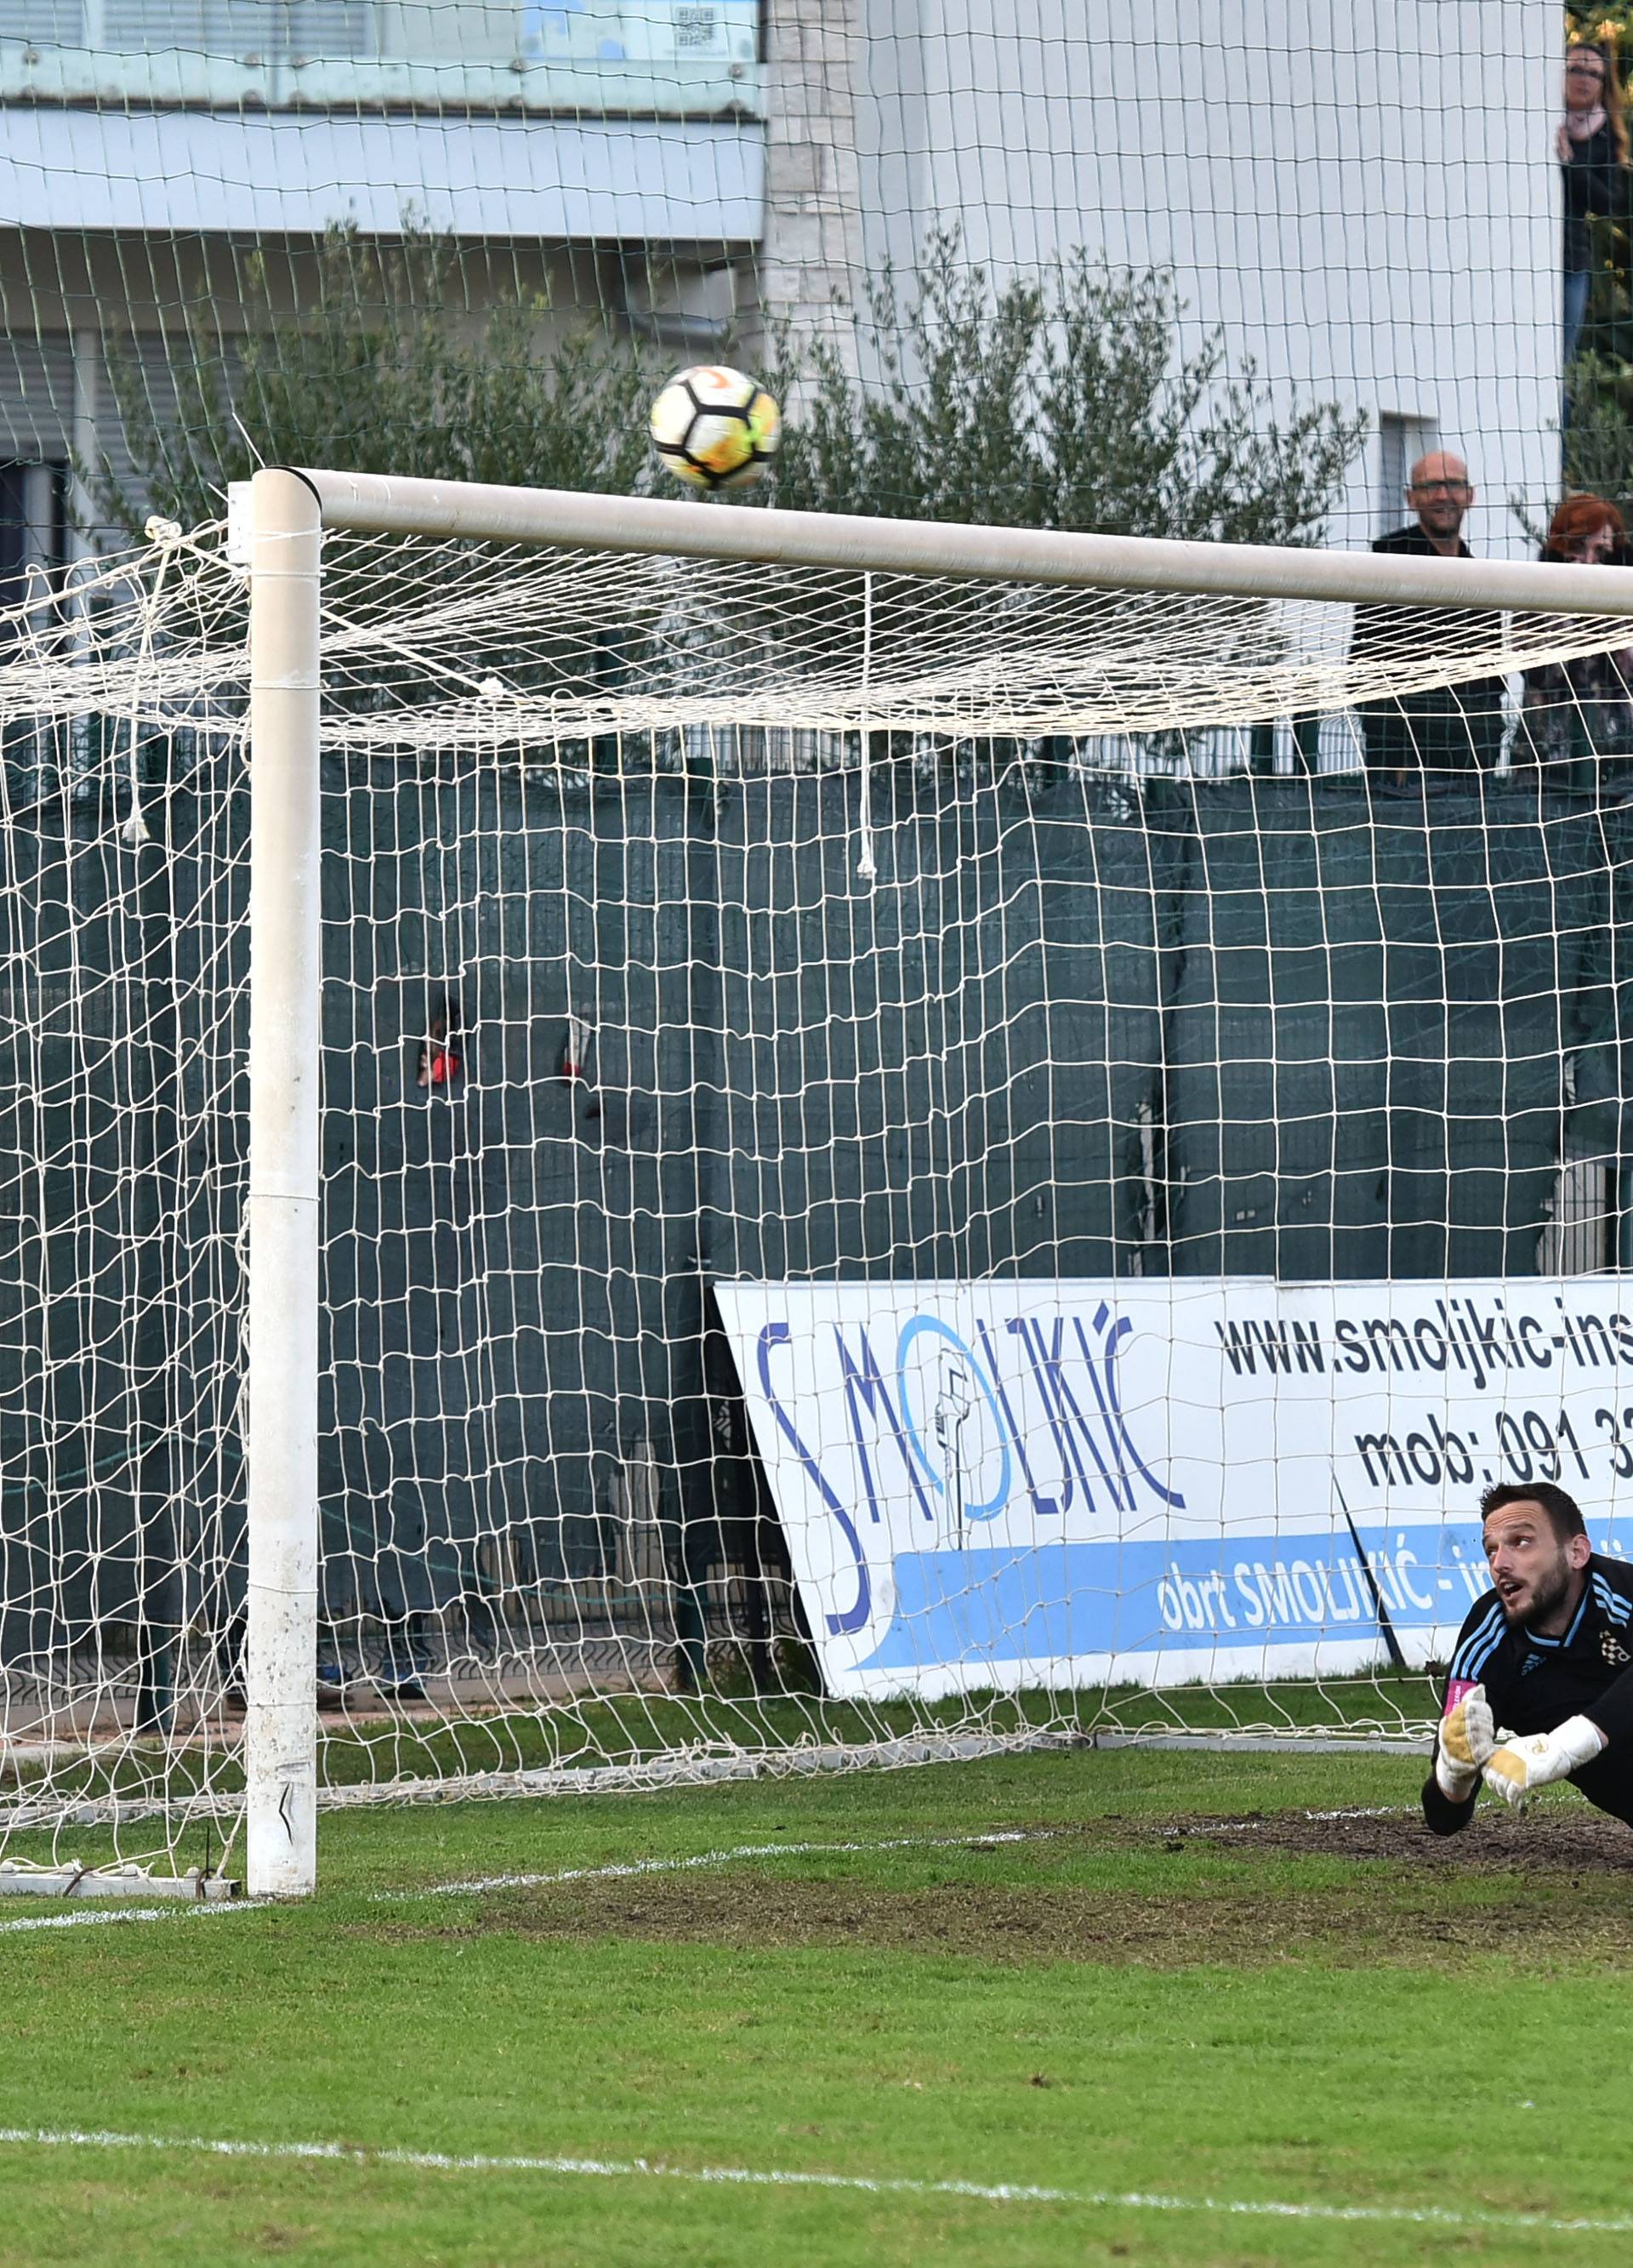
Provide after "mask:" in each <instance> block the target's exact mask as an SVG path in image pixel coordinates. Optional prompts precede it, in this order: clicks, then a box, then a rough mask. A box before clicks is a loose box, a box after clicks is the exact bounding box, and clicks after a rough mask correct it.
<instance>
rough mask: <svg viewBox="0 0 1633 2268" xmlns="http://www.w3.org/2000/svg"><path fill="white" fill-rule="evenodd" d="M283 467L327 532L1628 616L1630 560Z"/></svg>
mask: <svg viewBox="0 0 1633 2268" xmlns="http://www.w3.org/2000/svg"><path fill="white" fill-rule="evenodd" d="M291 477H292V478H293V479H294V480H296V481H298V482H303V483H304V484H305V487H306V489H307V490H308V492H309V494H310V497H311V498H312V501H313V504H314V505H315V507H316V509H317V512H318V513H319V515H320V519H321V521H322V525H323V526H324V527H326V528H334V529H341V528H343V529H346V530H349V532H351V533H352V534H361V535H422V536H430V537H441V538H460V537H468V538H471V539H473V540H482V541H490V542H500V543H536V544H547V545H560V546H562V547H563V549H565V548H571V549H576V550H584V551H625V552H647V553H652V554H659V555H664V556H669V557H673V558H686V559H732V560H742V561H747V562H749V563H754V564H757V565H761V566H783V567H791V566H804V567H828V568H850V569H853V570H855V571H858V572H863V573H865V572H868V571H877V572H879V573H896V574H902V575H938V576H944V577H949V578H954V579H965V580H974V581H986V580H989V579H990V580H993V581H1004V582H1015V583H1056V584H1064V585H1078V586H1080V587H1082V588H1085V589H1099V590H1132V591H1175V592H1187V593H1217V594H1219V595H1221V596H1227V597H1232V598H1244V599H1291V600H1332V601H1335V602H1337V603H1339V604H1345V603H1353V604H1365V603H1367V602H1369V601H1370V602H1374V603H1379V604H1389V603H1394V604H1397V605H1402V606H1411V605H1416V606H1426V607H1458V608H1469V607H1473V608H1482V607H1489V608H1493V609H1506V608H1536V609H1537V610H1539V611H1540V612H1543V613H1548V614H1561V615H1567V614H1568V615H1577V614H1579V615H1611V616H1615V615H1627V616H1629V618H1633V568H1628V567H1587V566H1572V565H1569V564H1566V563H1558V564H1554V563H1544V562H1542V561H1540V560H1505V559H1454V558H1453V559H1441V558H1435V557H1416V556H1399V555H1395V554H1390V553H1383V552H1372V551H1320V550H1314V549H1310V550H1298V549H1283V548H1278V547H1276V546H1274V545H1271V544H1264V543H1195V542H1180V541H1173V540H1170V539H1166V538H1163V537H1159V536H1139V535H1091V534H1078V533H1076V532H1075V531H1065V530H1056V529H1045V528H1032V527H971V526H966V525H960V524H959V523H955V522H950V521H936V520H910V519H870V518H866V517H864V516H863V515H860V514H857V515H851V514H848V513H839V512H777V511H774V510H769V509H767V510H755V509H748V510H744V509H741V508H723V506H722V505H720V504H684V503H680V502H678V501H677V502H670V501H669V500H668V499H666V498H663V497H631V496H594V495H584V494H579V493H577V492H575V491H573V490H567V489H519V488H504V487H501V486H499V485H497V484H496V483H491V482H468V483H466V482H454V481H427V480H409V479H401V480H399V479H397V478H395V477H394V476H393V475H389V474H384V473H335V472H320V471H313V470H310V469H305V468H303V469H301V470H299V471H298V472H296V473H294V474H293V475H291V474H289V473H287V472H279V471H268V472H265V473H261V474H258V475H256V478H255V481H254V483H253V486H254V490H255V492H256V494H257V495H258V496H267V495H269V494H270V492H271V487H270V484H273V483H280V482H288V481H289V480H290V479H291ZM263 482H264V483H268V486H267V487H263V485H262V484H263Z"/></svg>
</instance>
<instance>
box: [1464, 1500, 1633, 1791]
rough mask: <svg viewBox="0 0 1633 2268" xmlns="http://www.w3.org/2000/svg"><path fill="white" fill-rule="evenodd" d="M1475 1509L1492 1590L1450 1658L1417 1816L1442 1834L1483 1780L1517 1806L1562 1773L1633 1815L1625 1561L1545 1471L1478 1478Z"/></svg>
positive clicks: (1631, 1617) (1632, 1662)
mask: <svg viewBox="0 0 1633 2268" xmlns="http://www.w3.org/2000/svg"><path fill="white" fill-rule="evenodd" d="M1480 1515H1481V1519H1482V1521H1483V1522H1484V1541H1485V1552H1486V1564H1487V1565H1488V1566H1489V1567H1490V1571H1491V1583H1492V1587H1491V1589H1490V1590H1489V1591H1488V1592H1487V1593H1486V1594H1485V1595H1484V1596H1483V1597H1482V1598H1481V1599H1480V1600H1478V1601H1477V1602H1475V1605H1474V1607H1473V1608H1471V1609H1470V1610H1469V1614H1468V1618H1467V1621H1466V1622H1465V1623H1464V1624H1463V1628H1462V1632H1461V1634H1460V1637H1459V1638H1458V1641H1457V1646H1456V1650H1455V1651H1454V1652H1453V1656H1452V1667H1451V1673H1450V1675H1448V1677H1447V1679H1446V1688H1445V1705H1444V1709H1443V1712H1442V1714H1441V1719H1440V1728H1439V1731H1438V1734H1437V1736H1436V1740H1435V1763H1434V1770H1433V1771H1432V1772H1431V1774H1430V1776H1429V1778H1428V1780H1427V1781H1426V1782H1425V1783H1424V1786H1423V1817H1424V1818H1425V1819H1426V1820H1427V1821H1428V1823H1429V1824H1430V1826H1431V1827H1432V1828H1433V1830H1434V1831H1435V1833H1436V1834H1437V1835H1455V1834H1456V1833H1457V1831H1458V1830H1459V1829H1460V1828H1463V1827H1467V1824H1468V1823H1469V1821H1470V1819H1471V1818H1472V1817H1473V1816H1474V1809H1475V1796H1476V1795H1477V1794H1478V1793H1479V1792H1480V1783H1481V1781H1482V1779H1483V1780H1484V1782H1485V1784H1486V1786H1488V1787H1489V1788H1492V1789H1495V1791H1496V1792H1497V1794H1498V1795H1500V1796H1501V1797H1502V1798H1503V1800H1504V1802H1506V1803H1511V1804H1512V1805H1513V1806H1514V1808H1516V1809H1517V1810H1519V1809H1523V1808H1524V1806H1525V1801H1526V1797H1527V1796H1528V1795H1529V1794H1530V1793H1532V1791H1533V1790H1534V1789H1535V1788H1539V1787H1546V1786H1548V1783H1549V1782H1550V1781H1552V1780H1556V1779H1568V1780H1570V1782H1571V1784H1572V1785H1573V1786H1576V1787H1579V1788H1580V1789H1581V1791H1582V1793H1583V1794H1584V1795H1585V1796H1586V1798H1587V1800H1588V1801H1589V1802H1590V1803H1593V1804H1597V1805H1598V1807H1599V1808H1600V1810H1601V1811H1607V1812H1609V1813H1610V1814H1611V1815H1613V1817H1615V1818H1617V1819H1622V1820H1625V1821H1627V1822H1628V1823H1629V1825H1633V1568H1629V1567H1627V1566H1625V1565H1622V1562H1621V1561H1620V1560H1617V1559H1605V1558H1601V1557H1600V1555H1599V1554H1598V1553H1597V1552H1596V1551H1595V1550H1593V1547H1592V1545H1591V1544H1590V1543H1589V1542H1588V1538H1587V1529H1586V1528H1585V1526H1584V1524H1583V1520H1582V1513H1581V1512H1580V1510H1579V1508H1578V1506H1577V1505H1576V1503H1575V1502H1574V1501H1573V1500H1572V1499H1571V1498H1570V1497H1568V1496H1567V1495H1566V1494H1565V1491H1564V1490H1563V1489H1562V1488H1556V1487H1554V1486H1553V1484H1551V1483H1550V1482H1548V1481H1540V1482H1537V1483H1534V1484H1533V1485H1531V1486H1529V1487H1525V1488H1521V1487H1519V1486H1516V1485H1504V1486H1503V1487H1500V1488H1494V1489H1488V1490H1487V1491H1486V1493H1485V1495H1484V1496H1483V1497H1482V1499H1481V1502H1480ZM1498 1727H1503V1728H1504V1735H1505V1736H1504V1737H1503V1738H1501V1739H1499V1737H1498Z"/></svg>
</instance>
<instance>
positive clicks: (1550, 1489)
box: [1480, 1481, 1593, 1635]
mask: <svg viewBox="0 0 1633 2268" xmlns="http://www.w3.org/2000/svg"><path fill="white" fill-rule="evenodd" d="M1480 1518H1481V1521H1482V1530H1483V1537H1484V1542H1485V1552H1486V1565H1487V1566H1488V1567H1489V1568H1490V1571H1491V1581H1492V1585H1493V1587H1495V1589H1496V1591H1497V1596H1498V1597H1499V1598H1500V1599H1501V1600H1502V1602H1503V1612H1504V1614H1505V1615H1506V1616H1507V1617H1508V1619H1509V1621H1510V1622H1511V1623H1514V1624H1523V1625H1524V1626H1525V1627H1526V1629H1528V1630H1539V1631H1542V1632H1543V1633H1544V1634H1545V1635H1546V1634H1549V1633H1550V1625H1552V1624H1558V1626H1559V1627H1560V1628H1561V1629H1563V1627H1564V1625H1565V1624H1566V1623H1567V1622H1568V1621H1569V1619H1570V1616H1571V1614H1572V1613H1573V1612H1574V1611H1575V1609H1576V1604H1577V1601H1578V1599H1579V1598H1580V1597H1581V1595H1582V1587H1583V1585H1584V1583H1585V1581H1586V1580H1587V1577H1586V1572H1585V1571H1586V1568H1587V1563H1588V1561H1589V1559H1590V1558H1591V1557H1593V1548H1592V1546H1591V1545H1590V1544H1589V1543H1588V1538H1587V1526H1586V1523H1585V1521H1584V1520H1583V1517H1582V1510H1581V1506H1579V1505H1578V1503H1577V1501H1576V1499H1575V1498H1574V1497H1570V1496H1567V1495H1566V1493H1565V1491H1564V1490H1563V1489H1562V1488H1556V1487H1555V1486H1554V1484H1553V1483H1552V1482H1551V1481H1534V1482H1532V1483H1531V1484H1529V1485H1528V1486H1524V1487H1522V1486H1520V1485H1519V1484H1518V1483H1514V1482H1505V1483H1504V1484H1502V1485H1501V1486H1499V1487H1497V1488H1493V1489H1488V1490H1487V1491H1486V1492H1485V1494H1484V1496H1482V1498H1481V1499H1480Z"/></svg>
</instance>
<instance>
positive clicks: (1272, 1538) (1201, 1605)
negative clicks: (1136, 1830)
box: [855, 1522, 1502, 1669]
mask: <svg viewBox="0 0 1633 2268" xmlns="http://www.w3.org/2000/svg"><path fill="white" fill-rule="evenodd" d="M1455 1540H1456V1539H1454V1536H1453V1532H1452V1531H1451V1530H1449V1529H1447V1528H1445V1527H1443V1526H1442V1525H1441V1524H1440V1523H1438V1522H1436V1523H1434V1524H1433V1525H1426V1524H1418V1525H1414V1526H1411V1527H1404V1526H1395V1527H1391V1528H1387V1529H1384V1528H1374V1529H1372V1530H1371V1531H1370V1532H1364V1533H1363V1534H1362V1537H1361V1543H1362V1550H1364V1552H1365V1557H1366V1560H1367V1562H1368V1564H1369V1565H1370V1567H1371V1571H1372V1577H1373V1579H1374V1580H1376V1582H1377V1584H1378V1586H1379V1590H1380V1591H1381V1592H1382V1594H1383V1597H1384V1602H1385V1604H1386V1607H1387V1610H1388V1614H1389V1617H1390V1620H1391V1621H1392V1623H1393V1624H1394V1626H1395V1628H1396V1629H1397V1630H1435V1629H1444V1628H1445V1626H1446V1624H1456V1623H1458V1622H1459V1621H1460V1619H1461V1617H1462V1616H1463V1615H1465V1614H1466V1613H1467V1610H1468V1605H1469V1596H1468V1591H1469V1585H1468V1576H1467V1572H1466V1571H1467V1570H1468V1569H1470V1567H1471V1566H1474V1565H1478V1563H1477V1562H1471V1561H1470V1560H1469V1559H1468V1558H1467V1557H1456V1556H1454V1543H1455ZM1443 1555H1444V1556H1443ZM1480 1572H1482V1573H1483V1572H1484V1570H1483V1568H1482V1569H1480ZM890 1581H891V1583H892V1585H893V1586H894V1594H895V1597H894V1609H893V1612H892V1615H891V1619H890V1623H889V1625H888V1627H887V1628H886V1630H885V1631H883V1632H882V1633H881V1635H880V1638H879V1644H878V1645H877V1646H876V1647H875V1648H874V1650H873V1652H872V1653H871V1654H869V1655H868V1656H867V1657H866V1659H865V1660H864V1661H859V1662H857V1664H856V1665H855V1666H856V1668H858V1669H916V1668H923V1667H924V1666H925V1665H926V1664H929V1663H949V1664H950V1663H959V1664H960V1665H965V1666H969V1665H974V1664H978V1663H980V1662H981V1661H995V1662H997V1661H1006V1662H1007V1661H1063V1660H1066V1659H1070V1657H1071V1656H1073V1655H1078V1654H1085V1655H1086V1654H1106V1653H1173V1651H1174V1650H1175V1649H1176V1648H1179V1647H1185V1646H1251V1645H1270V1644H1276V1643H1277V1642H1283V1643H1284V1642H1286V1641H1288V1640H1292V1639H1302V1640H1303V1641H1304V1642H1305V1643H1306V1644H1308V1643H1309V1642H1310V1641H1312V1640H1313V1639H1317V1638H1331V1639H1334V1640H1342V1639H1348V1640H1349V1641H1350V1642H1351V1643H1353V1642H1354V1641H1355V1640H1356V1639H1357V1638H1363V1637H1365V1636H1367V1635H1369V1634H1371V1633H1373V1632H1375V1631H1377V1629H1378V1614H1377V1609H1376V1608H1375V1607H1374V1605H1373V1603H1372V1592H1371V1589H1370V1587H1369V1585H1368V1582H1367V1568H1366V1567H1365V1566H1364V1565H1362V1562H1361V1559H1360V1557H1359V1556H1358V1555H1357V1551H1356V1549H1355V1545H1354V1543H1353V1542H1352V1541H1351V1539H1350V1535H1348V1533H1347V1532H1345V1533H1343V1534H1342V1535H1320V1534H1316V1535H1286V1534H1283V1535H1273V1534H1272V1535H1236V1536H1225V1537H1220V1536H1217V1535H1213V1536H1199V1537H1194V1538H1193V1537H1185V1538H1178V1539H1175V1540H1173V1541H1172V1542H1168V1543H1160V1542H1156V1543H1133V1542H1123V1543H1045V1544H1038V1545H1035V1546H1033V1547H1032V1548H1030V1549H1026V1550H1022V1549H1018V1548H1015V1547H1013V1546H1011V1547H1008V1548H1003V1547H1000V1548H997V1549H978V1550H964V1551H954V1550H942V1551H904V1552H901V1553H899V1554H898V1555H897V1556H896V1557H895V1559H894V1562H893V1564H892V1567H891V1571H890ZM1498 1611H1499V1618H1500V1609H1499V1610H1498ZM1501 1636H1502V1630H1501V1629H1500V1628H1499V1629H1498V1630H1497V1631H1496V1632H1495V1634H1494V1638H1493V1643H1494V1644H1495V1643H1496V1642H1497V1639H1500V1638H1501Z"/></svg>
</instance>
